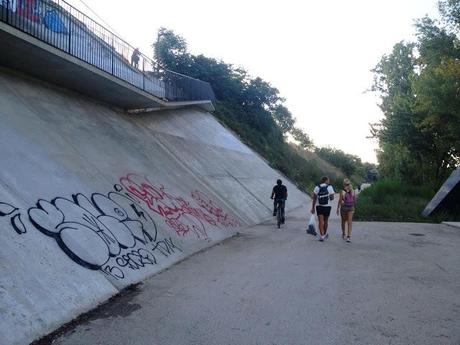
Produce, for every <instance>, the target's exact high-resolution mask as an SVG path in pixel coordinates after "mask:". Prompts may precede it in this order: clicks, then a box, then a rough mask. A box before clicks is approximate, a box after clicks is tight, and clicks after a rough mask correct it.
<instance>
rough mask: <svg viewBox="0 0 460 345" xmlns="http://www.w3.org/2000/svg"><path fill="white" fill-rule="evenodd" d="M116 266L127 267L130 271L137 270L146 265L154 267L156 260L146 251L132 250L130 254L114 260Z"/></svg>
mask: <svg viewBox="0 0 460 345" xmlns="http://www.w3.org/2000/svg"><path fill="white" fill-rule="evenodd" d="M116 262H117V264H118V266H120V267H128V268H130V269H132V270H138V269H140V268H142V267H145V266H146V265H155V264H156V263H157V259H156V258H155V255H153V254H152V253H150V252H149V251H148V250H146V249H143V248H141V249H138V250H132V251H131V252H130V253H127V254H123V255H121V256H119V257H118V258H117V259H116Z"/></svg>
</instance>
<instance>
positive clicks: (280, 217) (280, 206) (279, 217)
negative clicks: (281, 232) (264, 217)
mask: <svg viewBox="0 0 460 345" xmlns="http://www.w3.org/2000/svg"><path fill="white" fill-rule="evenodd" d="M284 202H285V201H284V200H283V199H280V200H276V225H277V226H278V229H280V228H281V224H284V221H285V218H284Z"/></svg>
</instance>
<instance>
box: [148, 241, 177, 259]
mask: <svg viewBox="0 0 460 345" xmlns="http://www.w3.org/2000/svg"><path fill="white" fill-rule="evenodd" d="M156 250H157V251H159V252H160V253H161V254H163V255H164V256H165V257H168V256H170V255H172V254H174V253H175V252H176V250H178V251H180V252H182V249H181V248H180V247H179V246H177V245H176V244H174V242H173V240H172V238H171V237H170V238H169V239H168V238H165V239H164V240H162V241H159V242H157V243H156V244H155V246H154V247H153V249H152V251H153V252H155V251H156Z"/></svg>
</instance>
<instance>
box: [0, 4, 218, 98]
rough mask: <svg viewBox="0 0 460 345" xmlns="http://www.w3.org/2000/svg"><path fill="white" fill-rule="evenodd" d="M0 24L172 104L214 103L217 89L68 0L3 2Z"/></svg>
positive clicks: (0, 11) (0, 9) (0, 6)
mask: <svg viewBox="0 0 460 345" xmlns="http://www.w3.org/2000/svg"><path fill="white" fill-rule="evenodd" d="M0 21H2V22H4V23H6V24H8V25H10V26H12V27H14V28H16V29H18V30H20V31H22V32H24V33H27V34H29V35H31V36H33V37H35V38H37V39H39V40H41V41H43V42H46V43H47V44H49V45H51V46H53V47H55V48H57V49H60V50H62V51H64V52H66V53H68V54H70V55H71V56H74V57H76V58H78V59H80V60H83V61H85V62H87V63H89V64H91V65H92V66H95V67H97V68H99V69H100V70H103V71H105V72H107V73H109V74H111V75H112V76H115V77H117V78H119V79H121V80H124V81H126V82H128V83H129V84H131V85H133V86H135V87H137V88H139V89H141V90H143V91H146V92H147V93H149V94H151V95H153V96H156V97H158V98H161V99H164V100H167V101H199V100H210V101H214V100H215V96H214V92H213V90H212V88H211V85H210V84H209V83H207V82H204V81H201V80H198V79H194V78H191V77H188V76H185V75H182V74H179V73H175V72H173V71H169V70H166V69H161V68H158V67H157V63H156V62H154V61H153V60H152V59H149V58H148V57H146V56H145V55H143V54H142V53H140V52H139V50H138V49H135V48H134V47H132V46H131V45H129V44H128V43H127V42H126V41H124V40H123V39H121V38H120V37H118V36H117V35H115V34H114V33H112V32H111V31H109V30H107V29H106V28H105V27H103V26H102V25H100V24H99V23H97V22H96V21H94V20H93V19H91V18H90V17H88V16H87V15H85V14H84V13H82V12H80V11H79V10H77V9H76V8H75V7H73V6H71V5H69V4H68V3H66V2H65V1H63V0H0Z"/></svg>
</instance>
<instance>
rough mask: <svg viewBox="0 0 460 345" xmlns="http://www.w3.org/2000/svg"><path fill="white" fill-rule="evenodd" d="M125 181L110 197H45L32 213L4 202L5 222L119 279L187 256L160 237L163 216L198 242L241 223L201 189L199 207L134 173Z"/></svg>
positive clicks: (1, 213) (180, 233)
mask: <svg viewBox="0 0 460 345" xmlns="http://www.w3.org/2000/svg"><path fill="white" fill-rule="evenodd" d="M120 183H121V185H119V184H116V185H115V186H114V190H113V191H111V192H109V193H107V194H106V195H104V194H100V193H93V194H91V196H90V197H86V196H85V195H83V194H81V193H78V194H73V195H72V197H71V198H69V199H67V198H64V197H56V198H54V199H52V200H51V201H47V200H44V199H40V200H38V202H37V203H36V206H34V207H31V208H29V209H28V210H27V211H26V212H21V210H20V209H19V208H17V207H15V206H13V205H11V204H8V203H6V202H0V219H1V218H4V217H7V218H8V217H9V218H10V223H11V226H12V227H13V229H14V230H15V232H16V233H17V234H20V235H22V234H26V233H27V231H28V229H29V228H33V229H37V230H39V231H40V232H41V233H43V234H45V235H46V236H49V237H51V238H53V239H54V240H55V241H56V243H57V245H58V246H59V247H60V249H61V250H62V251H63V252H64V253H65V254H66V255H67V256H68V257H69V258H71V259H72V260H73V261H74V262H76V263H77V264H79V265H81V266H83V267H86V268H88V269H91V270H101V271H102V272H104V273H105V274H107V275H110V276H112V277H113V278H115V279H123V278H125V272H126V270H140V269H142V268H144V267H146V266H151V265H156V264H158V262H159V260H161V258H167V257H170V256H173V255H176V254H179V253H180V252H182V248H181V247H180V246H179V245H178V244H177V243H176V242H175V241H174V240H173V238H172V237H165V238H161V239H160V238H159V234H158V228H157V224H156V222H155V220H154V217H156V218H158V216H160V217H161V218H162V219H163V221H164V222H165V224H166V225H168V227H169V228H171V229H173V230H174V231H175V234H176V235H177V236H179V237H182V236H188V235H192V234H193V235H195V236H196V237H197V238H198V239H209V237H208V232H207V229H206V226H205V224H211V225H213V226H216V227H223V228H228V227H235V226H239V225H240V223H239V222H238V220H236V219H235V218H233V217H232V216H230V215H228V214H226V213H225V212H224V211H223V210H222V209H221V208H220V207H218V206H217V205H216V204H215V203H214V202H213V201H211V200H210V199H209V198H207V197H206V196H205V195H204V194H203V193H201V192H199V191H193V192H192V195H191V196H192V199H193V200H194V201H195V202H196V203H197V207H194V206H192V204H191V202H189V201H186V200H185V199H184V198H181V197H177V196H174V195H172V194H169V193H167V192H166V190H165V188H164V186H154V185H153V184H151V183H150V182H149V181H148V179H147V178H146V177H144V178H141V177H140V176H139V175H136V174H128V175H127V176H125V177H122V178H120ZM138 183H140V184H138ZM145 205H146V206H147V208H145ZM151 211H153V213H152V212H151Z"/></svg>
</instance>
